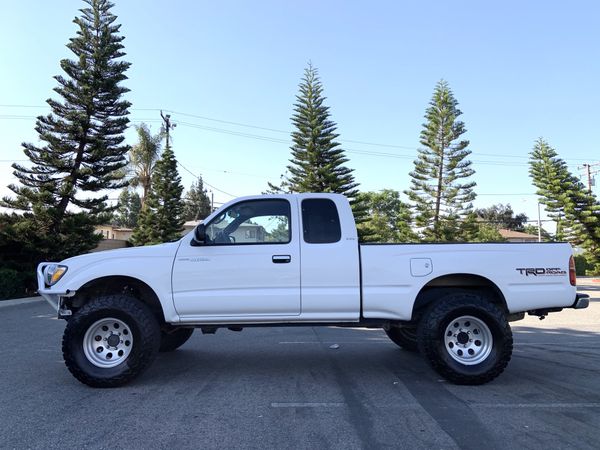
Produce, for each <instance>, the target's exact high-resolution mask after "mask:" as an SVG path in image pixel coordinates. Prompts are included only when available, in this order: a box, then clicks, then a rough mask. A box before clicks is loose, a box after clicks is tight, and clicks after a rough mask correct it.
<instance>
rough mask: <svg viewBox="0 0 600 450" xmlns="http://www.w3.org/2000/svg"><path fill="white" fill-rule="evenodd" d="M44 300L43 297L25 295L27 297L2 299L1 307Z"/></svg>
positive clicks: (0, 301)
mask: <svg viewBox="0 0 600 450" xmlns="http://www.w3.org/2000/svg"><path fill="white" fill-rule="evenodd" d="M42 300H44V299H43V298H42V297H25V298H18V299H16V300H0V308H4V307H6V306H12V305H20V304H22V303H34V302H40V301H42Z"/></svg>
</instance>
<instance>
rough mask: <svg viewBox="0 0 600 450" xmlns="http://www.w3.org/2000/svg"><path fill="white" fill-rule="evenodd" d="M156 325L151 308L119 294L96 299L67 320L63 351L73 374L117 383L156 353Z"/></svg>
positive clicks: (98, 384) (97, 382)
mask: <svg viewBox="0 0 600 450" xmlns="http://www.w3.org/2000/svg"><path fill="white" fill-rule="evenodd" d="M159 345H160V328H159V325H158V322H157V321H156V318H155V317H154V315H153V314H152V312H151V311H150V309H149V308H148V307H147V306H146V305H144V304H143V303H141V302H140V301H138V300H137V299H135V298H133V297H130V296H127V295H123V294H118V295H108V296H103V297H98V298H96V299H94V300H92V301H90V302H89V303H86V304H85V305H84V306H82V307H81V309H79V310H78V311H77V312H76V313H75V314H74V315H73V316H72V317H71V320H69V321H68V322H67V326H66V328H65V332H64V334H63V341H62V350H63V357H64V360H65V364H66V366H67V368H68V369H69V371H70V372H71V373H72V374H73V376H74V377H75V378H77V379H78V380H79V381H81V382H82V383H84V384H87V385H88V386H92V387H116V386H120V385H122V384H125V383H127V382H128V381H130V380H132V379H133V378H135V377H137V376H138V375H139V374H140V373H141V372H143V371H144V370H145V369H146V368H147V367H148V366H149V365H150V363H151V362H152V361H153V360H154V358H155V357H156V354H157V353H158V348H159Z"/></svg>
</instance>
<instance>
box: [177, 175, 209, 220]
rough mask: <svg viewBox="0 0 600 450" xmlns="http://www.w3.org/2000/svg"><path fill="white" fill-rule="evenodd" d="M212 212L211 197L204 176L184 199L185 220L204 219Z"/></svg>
mask: <svg viewBox="0 0 600 450" xmlns="http://www.w3.org/2000/svg"><path fill="white" fill-rule="evenodd" d="M211 212H212V209H211V206H210V199H209V198H208V195H207V194H206V189H204V183H203V181H202V178H201V177H200V178H198V180H197V181H195V182H194V183H193V184H192V187H191V188H190V190H189V191H187V193H186V195H185V199H184V206H183V218H184V220H202V219H204V218H206V217H207V216H208V215H209V214H210V213H211Z"/></svg>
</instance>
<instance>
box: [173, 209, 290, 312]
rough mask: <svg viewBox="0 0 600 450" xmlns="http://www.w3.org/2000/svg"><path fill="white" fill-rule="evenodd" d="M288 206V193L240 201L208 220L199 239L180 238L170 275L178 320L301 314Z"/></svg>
mask: <svg viewBox="0 0 600 450" xmlns="http://www.w3.org/2000/svg"><path fill="white" fill-rule="evenodd" d="M292 201H294V202H295V199H294V200H292ZM293 207H294V208H295V207H296V205H295V204H294V205H293ZM291 208H292V205H290V202H289V201H288V199H278V198H275V199H260V200H246V201H241V202H239V203H235V204H233V205H231V206H230V207H229V208H227V209H226V210H225V211H224V212H223V213H222V214H220V215H219V216H217V217H215V218H213V220H211V221H210V222H209V223H207V224H206V228H205V229H206V241H205V243H204V244H203V245H201V246H192V245H190V243H189V242H188V241H184V242H182V244H181V246H180V248H179V251H178V253H177V256H176V258H175V262H174V267H173V279H172V283H173V299H174V302H175V308H176V310H177V312H178V313H179V315H180V316H181V319H182V321H193V320H200V319H202V318H212V319H213V320H214V319H217V318H219V317H223V318H226V319H228V318H232V317H244V316H297V315H299V314H300V243H299V239H298V233H292V228H293V227H297V226H298V224H297V223H293V220H297V219H294V218H295V217H296V215H292V214H291ZM292 216H294V217H292ZM217 320H218V319H217Z"/></svg>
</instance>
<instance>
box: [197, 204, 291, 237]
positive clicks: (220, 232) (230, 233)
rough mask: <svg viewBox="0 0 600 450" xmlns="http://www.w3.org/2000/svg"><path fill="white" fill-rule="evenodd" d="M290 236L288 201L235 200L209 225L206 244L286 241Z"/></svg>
mask: <svg viewBox="0 0 600 450" xmlns="http://www.w3.org/2000/svg"><path fill="white" fill-rule="evenodd" d="M290 237H291V234H290V204H289V202H288V201H287V200H250V201H246V202H240V203H236V204H235V205H232V206H230V207H229V208H227V209H226V210H225V211H223V213H221V214H220V215H218V216H217V217H215V218H214V219H213V220H211V221H210V223H209V224H207V226H206V243H207V244H287V243H288V242H290Z"/></svg>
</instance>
